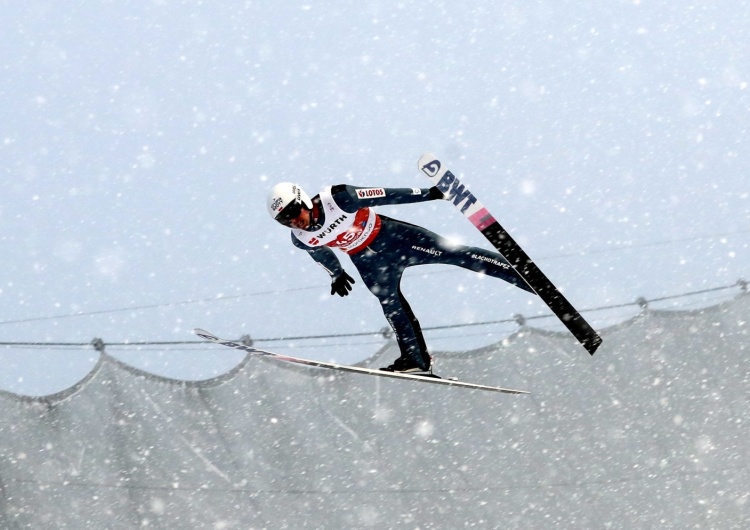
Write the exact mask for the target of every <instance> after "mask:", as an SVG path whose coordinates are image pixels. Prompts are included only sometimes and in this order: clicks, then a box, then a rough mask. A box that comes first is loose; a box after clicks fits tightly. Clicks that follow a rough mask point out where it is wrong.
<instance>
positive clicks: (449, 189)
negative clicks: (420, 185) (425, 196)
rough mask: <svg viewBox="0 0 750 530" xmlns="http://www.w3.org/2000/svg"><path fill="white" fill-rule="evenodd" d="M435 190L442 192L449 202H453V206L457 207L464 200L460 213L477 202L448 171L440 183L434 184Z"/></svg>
mask: <svg viewBox="0 0 750 530" xmlns="http://www.w3.org/2000/svg"><path fill="white" fill-rule="evenodd" d="M436 187H437V189H439V190H440V191H442V192H443V195H445V196H446V197H447V199H448V200H449V201H453V204H455V205H456V206H458V205H459V204H461V201H463V200H465V201H466V202H465V203H464V205H463V206H461V213H464V212H465V211H466V210H468V209H469V207H471V205H472V204H474V203H475V202H477V198H476V197H474V195H473V194H472V193H471V192H470V191H469V190H468V189H467V188H465V187H464V185H463V184H461V181H460V180H458V179H457V178H456V176H455V175H454V174H453V173H451V172H450V171H446V172H445V175H443V178H441V179H440V182H438V183H437V184H436Z"/></svg>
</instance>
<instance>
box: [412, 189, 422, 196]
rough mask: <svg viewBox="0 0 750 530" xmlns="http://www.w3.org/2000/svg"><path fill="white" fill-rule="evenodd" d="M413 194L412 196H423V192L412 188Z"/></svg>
mask: <svg viewBox="0 0 750 530" xmlns="http://www.w3.org/2000/svg"><path fill="white" fill-rule="evenodd" d="M411 194H412V195H422V190H420V189H419V188H412V189H411Z"/></svg>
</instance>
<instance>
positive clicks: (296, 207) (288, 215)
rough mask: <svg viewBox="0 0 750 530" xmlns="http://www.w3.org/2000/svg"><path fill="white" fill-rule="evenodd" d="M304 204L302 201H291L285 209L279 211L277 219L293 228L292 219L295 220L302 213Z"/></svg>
mask: <svg viewBox="0 0 750 530" xmlns="http://www.w3.org/2000/svg"><path fill="white" fill-rule="evenodd" d="M302 206H303V205H302V203H301V202H297V201H292V202H290V203H289V204H287V205H286V207H285V208H284V209H283V210H281V211H280V212H279V215H277V216H276V220H277V221H278V222H280V223H281V224H283V225H284V226H288V227H290V228H291V227H292V221H294V220H295V219H296V218H297V217H299V216H300V214H301V213H302Z"/></svg>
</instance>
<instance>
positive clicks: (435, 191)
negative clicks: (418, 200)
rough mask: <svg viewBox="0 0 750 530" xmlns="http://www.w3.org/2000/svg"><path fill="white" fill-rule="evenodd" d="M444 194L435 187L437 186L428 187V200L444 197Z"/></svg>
mask: <svg viewBox="0 0 750 530" xmlns="http://www.w3.org/2000/svg"><path fill="white" fill-rule="evenodd" d="M445 198H446V196H445V195H443V192H442V191H440V190H439V189H437V187H435V186H433V187H431V188H430V200H431V201H435V200H437V199H445Z"/></svg>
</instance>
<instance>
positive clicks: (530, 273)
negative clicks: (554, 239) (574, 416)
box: [418, 153, 602, 355]
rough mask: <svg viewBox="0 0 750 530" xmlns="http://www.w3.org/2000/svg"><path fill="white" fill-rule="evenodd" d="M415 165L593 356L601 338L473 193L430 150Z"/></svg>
mask: <svg viewBox="0 0 750 530" xmlns="http://www.w3.org/2000/svg"><path fill="white" fill-rule="evenodd" d="M418 167H419V169H420V171H422V172H423V173H424V174H425V175H427V177H428V178H429V179H430V181H432V184H433V186H436V187H437V188H438V189H439V190H440V191H441V192H443V194H444V195H445V196H446V197H448V200H450V201H452V202H453V205H454V206H455V207H456V208H458V209H459V210H460V211H461V213H462V214H464V216H465V217H466V218H467V219H468V220H469V221H470V222H471V224H473V225H474V226H475V227H476V229H477V230H479V231H480V232H481V233H482V234H483V235H484V237H486V238H487V239H488V240H489V242H490V243H492V245H493V246H494V247H495V248H496V249H497V250H498V252H500V254H502V255H503V256H504V257H505V259H507V260H508V261H509V262H510V263H511V265H513V268H515V270H516V271H517V272H518V273H519V274H520V275H521V277H523V279H524V280H525V281H526V283H527V284H528V285H529V287H531V288H532V289H533V290H534V292H535V293H536V294H538V295H539V297H540V298H541V299H542V300H543V301H544V303H546V304H547V306H548V307H549V308H550V309H551V310H552V312H553V313H554V314H555V315H556V316H557V318H559V319H560V321H561V322H562V323H563V324H564V325H565V327H567V328H568V330H570V332H571V333H572V334H573V336H575V338H576V339H578V342H580V343H581V344H582V345H583V347H584V348H586V350H587V351H588V352H589V353H590V354H591V355H594V352H596V349H597V348H598V347H599V345H600V344H601V343H602V339H601V337H600V336H599V334H597V332H596V331H595V330H594V328H592V327H591V326H590V325H589V323H588V322H586V320H584V318H583V317H582V316H581V314H580V313H579V312H578V311H577V310H576V308H575V307H573V305H572V304H571V303H570V302H569V301H568V300H567V299H566V298H565V297H564V296H563V294H562V293H561V292H560V291H559V290H558V289H557V287H555V286H554V284H553V283H552V282H551V281H550V280H549V279H548V278H547V276H545V274H544V273H543V272H542V271H541V270H540V269H539V267H537V265H536V264H535V263H534V262H533V261H532V260H531V258H530V257H529V256H528V255H527V254H526V252H524V251H523V249H522V248H521V247H520V246H519V245H518V243H516V242H515V241H514V240H513V238H512V237H511V236H510V234H509V233H508V232H507V231H506V230H505V229H504V228H503V227H502V226H501V225H500V223H499V222H498V221H497V219H495V218H494V217H493V216H492V214H491V213H490V212H489V211H488V210H487V208H485V207H484V206H483V205H482V203H480V202H479V201H478V200H477V198H476V197H475V196H474V194H472V193H471V191H469V189H468V188H467V187H466V186H465V185H464V184H462V183H461V182H460V181H459V180H458V178H456V176H455V175H454V174H453V173H451V172H450V171H449V170H448V168H447V167H446V166H445V165H444V164H443V163H442V162H441V161H440V160H439V159H438V158H437V157H436V156H435V155H433V154H432V153H425V154H423V155H422V156H421V157H420V159H419V162H418Z"/></svg>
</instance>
